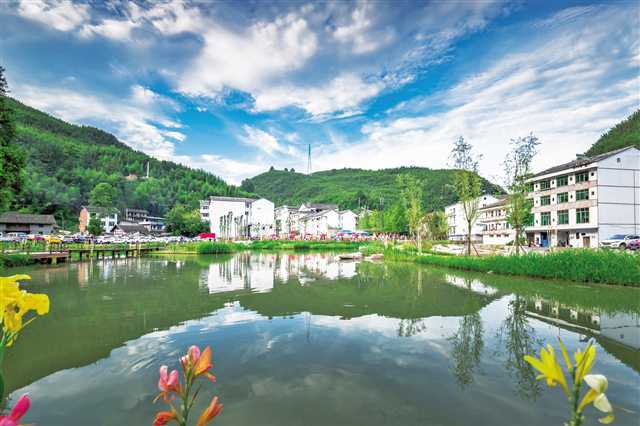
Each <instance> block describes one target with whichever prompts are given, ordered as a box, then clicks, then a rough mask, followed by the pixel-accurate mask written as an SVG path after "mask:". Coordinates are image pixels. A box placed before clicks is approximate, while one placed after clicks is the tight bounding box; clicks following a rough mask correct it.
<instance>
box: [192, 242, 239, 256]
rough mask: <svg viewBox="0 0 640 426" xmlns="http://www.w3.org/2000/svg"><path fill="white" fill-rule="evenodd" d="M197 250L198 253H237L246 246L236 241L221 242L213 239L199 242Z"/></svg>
mask: <svg viewBox="0 0 640 426" xmlns="http://www.w3.org/2000/svg"><path fill="white" fill-rule="evenodd" d="M197 244H198V245H197V246H196V252H197V253H198V254H226V253H235V252H236V251H239V250H242V249H243V248H244V247H243V246H242V245H241V244H235V243H219V242H213V241H207V242H202V243H197Z"/></svg>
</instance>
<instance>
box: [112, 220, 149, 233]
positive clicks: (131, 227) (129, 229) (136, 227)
mask: <svg viewBox="0 0 640 426" xmlns="http://www.w3.org/2000/svg"><path fill="white" fill-rule="evenodd" d="M109 232H110V233H111V234H113V235H117V236H124V235H147V234H149V230H148V229H147V228H146V227H145V226H144V225H142V224H140V223H135V222H125V221H123V222H120V223H118V224H116V225H115V226H113V228H111V229H110V230H109Z"/></svg>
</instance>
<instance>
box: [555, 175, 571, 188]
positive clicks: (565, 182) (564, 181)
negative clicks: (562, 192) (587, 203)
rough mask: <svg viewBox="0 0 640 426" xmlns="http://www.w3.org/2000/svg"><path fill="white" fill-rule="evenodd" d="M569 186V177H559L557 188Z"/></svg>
mask: <svg viewBox="0 0 640 426" xmlns="http://www.w3.org/2000/svg"><path fill="white" fill-rule="evenodd" d="M568 184H569V176H567V175H564V176H558V177H557V178H556V186H567V185H568Z"/></svg>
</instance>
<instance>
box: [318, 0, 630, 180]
mask: <svg viewBox="0 0 640 426" xmlns="http://www.w3.org/2000/svg"><path fill="white" fill-rule="evenodd" d="M627 14H628V11H626V10H624V9H617V8H612V9H605V10H602V11H601V12H600V13H598V14H587V13H583V14H581V15H580V16H577V17H576V18H575V20H574V21H571V22H572V24H571V25H563V26H559V27H557V28H556V29H555V30H553V31H551V32H549V33H548V34H547V35H546V40H547V41H546V42H544V43H542V44H541V45H539V46H537V47H536V48H534V49H530V46H527V50H526V51H525V50H523V51H522V52H521V53H514V54H510V55H507V56H505V57H503V58H502V59H500V60H498V61H497V62H495V63H494V64H493V65H492V66H490V67H489V68H487V69H486V70H485V71H483V72H481V73H479V74H477V75H472V76H470V77H468V78H466V79H464V80H462V81H461V82H460V83H458V84H457V85H454V86H453V87H452V88H450V89H448V90H445V91H443V92H440V93H437V94H435V95H433V96H429V97H426V98H423V99H420V100H419V101H413V102H411V101H410V102H406V103H404V104H403V107H401V108H396V109H394V110H393V111H392V114H393V115H394V116H396V117H397V116H398V115H400V117H398V118H392V119H387V120H383V121H379V122H373V123H370V124H368V125H365V126H364V127H363V128H362V131H363V134H364V136H365V137H364V139H363V140H362V141H360V142H358V143H355V144H351V145H349V146H348V147H344V146H340V147H337V146H336V147H335V148H332V147H324V148H322V150H321V152H320V153H319V155H316V156H315V161H314V164H315V165H316V167H318V166H320V167H323V168H336V167H347V166H352V165H353V159H354V158H357V159H358V165H359V166H360V167H364V168H385V167H394V166H400V165H409V164H413V165H421V166H428V167H436V168H437V167H446V159H447V157H448V154H449V151H450V149H451V144H452V143H453V141H454V140H455V139H456V138H457V137H458V136H460V135H463V136H465V138H467V139H468V140H469V141H471V142H472V143H473V144H474V146H475V147H476V149H477V150H478V151H479V153H482V154H484V159H483V161H482V163H481V171H482V172H483V174H484V175H486V176H490V177H494V178H495V177H497V176H499V175H501V174H502V167H501V163H502V161H503V159H504V155H505V151H506V149H507V148H508V143H509V140H510V138H514V137H517V136H524V135H526V134H528V133H529V132H534V133H535V134H536V135H537V136H538V137H539V138H540V141H541V143H542V144H541V146H540V155H539V157H538V158H537V160H536V164H535V167H536V168H537V169H541V168H544V167H548V166H551V165H554V164H557V163H559V162H562V161H568V160H570V159H572V158H573V156H574V155H575V154H576V153H577V152H583V151H584V150H586V149H587V148H588V147H589V146H590V145H591V144H592V143H593V142H595V140H597V138H598V137H599V136H600V135H601V134H602V133H603V132H604V131H606V130H607V129H608V128H610V127H611V126H612V125H614V124H615V123H616V122H618V121H619V120H621V119H623V118H625V117H626V116H627V115H628V114H630V113H631V112H632V111H633V110H635V109H637V108H639V107H640V97H639V95H638V90H637V87H638V82H639V77H638V75H639V74H638V71H639V69H638V65H637V64H635V63H634V62H633V58H634V57H635V56H637V49H638V47H637V41H636V40H638V37H640V33H639V30H638V28H637V27H634V25H633V24H634V23H633V20H629V19H628V16H627ZM613 44H615V45H616V49H611V46H612V45H613ZM434 106H435V107H437V110H436V111H438V110H439V111H438V112H433V113H429V114H424V113H423V114H420V113H419V112H418V113H417V114H416V112H417V111H419V110H420V109H427V110H430V108H432V107H434ZM416 108H417V110H416ZM407 114H411V115H412V116H405V117H402V115H407Z"/></svg>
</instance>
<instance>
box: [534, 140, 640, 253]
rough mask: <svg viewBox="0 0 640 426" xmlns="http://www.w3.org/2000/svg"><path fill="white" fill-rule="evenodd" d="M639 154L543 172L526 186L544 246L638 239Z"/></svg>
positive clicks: (622, 153) (616, 154)
mask: <svg viewBox="0 0 640 426" xmlns="http://www.w3.org/2000/svg"><path fill="white" fill-rule="evenodd" d="M639 170H640V150H638V148H635V147H631V146H630V147H626V148H622V149H619V150H616V151H611V152H607V153H604V154H601V155H597V156H595V157H590V158H587V157H584V156H579V157H578V158H577V159H576V160H574V161H571V162H569V163H566V164H562V165H559V166H555V167H552V168H550V169H547V170H545V171H542V172H540V173H538V174H536V175H534V176H533V177H531V178H530V179H529V180H528V183H529V184H530V187H531V189H530V191H531V192H530V197H531V198H532V199H533V214H534V221H533V224H532V225H531V226H529V227H527V229H526V231H527V238H529V240H531V241H532V242H536V243H538V244H540V245H542V246H558V245H562V244H567V245H571V246H572V247H598V244H599V242H600V241H602V240H605V239H607V238H609V237H611V236H612V235H614V234H624V235H626V234H638V233H640V171H639Z"/></svg>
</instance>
